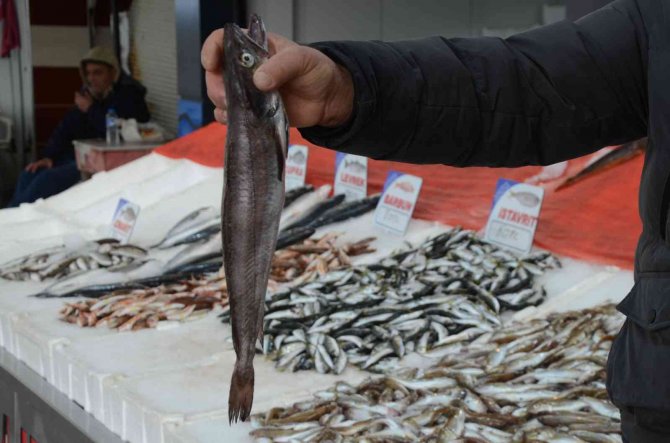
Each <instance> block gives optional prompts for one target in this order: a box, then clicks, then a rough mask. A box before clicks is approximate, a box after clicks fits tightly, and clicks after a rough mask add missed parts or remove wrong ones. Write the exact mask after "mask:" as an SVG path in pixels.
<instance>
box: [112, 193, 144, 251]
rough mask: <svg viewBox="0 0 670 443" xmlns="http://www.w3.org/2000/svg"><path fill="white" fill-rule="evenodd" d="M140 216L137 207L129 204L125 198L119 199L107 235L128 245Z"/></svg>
mask: <svg viewBox="0 0 670 443" xmlns="http://www.w3.org/2000/svg"><path fill="white" fill-rule="evenodd" d="M139 215H140V207H139V205H137V204H135V203H132V202H129V201H128V200H126V199H125V198H121V199H119V203H118V204H117V205H116V210H115V211H114V216H113V217H112V227H111V229H110V231H109V235H110V237H112V238H115V239H117V240H118V241H120V242H121V243H128V241H129V240H130V236H131V235H132V233H133V228H134V227H135V223H136V222H137V217H138V216H139Z"/></svg>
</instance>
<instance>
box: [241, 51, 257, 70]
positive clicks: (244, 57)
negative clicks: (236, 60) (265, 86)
mask: <svg viewBox="0 0 670 443" xmlns="http://www.w3.org/2000/svg"><path fill="white" fill-rule="evenodd" d="M240 64H241V65H242V66H244V67H245V68H251V67H252V66H253V65H254V56H253V55H251V54H250V53H248V52H243V53H242V54H241V55H240Z"/></svg>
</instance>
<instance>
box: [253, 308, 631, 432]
mask: <svg viewBox="0 0 670 443" xmlns="http://www.w3.org/2000/svg"><path fill="white" fill-rule="evenodd" d="M622 321H623V318H622V316H621V315H620V314H618V313H617V312H616V310H615V308H614V306H612V305H608V306H602V307H599V308H595V309H591V310H585V311H578V312H570V313H563V314H558V315H554V316H551V317H550V318H549V319H547V320H532V321H529V322H525V323H516V324H511V325H509V326H507V327H505V328H502V329H498V330H496V331H492V332H480V333H479V335H478V337H476V338H470V339H468V340H466V341H467V343H466V344H465V346H455V345H456V342H454V343H453V344H452V347H451V349H450V351H451V352H449V353H448V354H447V355H446V356H445V357H444V358H443V359H442V360H441V361H440V362H439V363H438V364H437V365H435V366H431V367H429V368H424V369H417V368H405V369H401V370H398V371H396V372H394V373H393V374H389V375H386V376H384V377H379V378H372V379H368V380H366V381H365V382H363V383H362V384H360V385H358V386H352V385H350V384H348V383H346V382H339V383H337V384H336V385H335V386H334V387H333V388H330V389H328V390H326V391H322V392H319V393H317V394H315V398H314V399H313V400H309V401H305V402H302V403H297V404H295V405H293V406H292V407H288V408H273V409H271V410H270V411H268V412H267V413H266V414H263V415H257V416H255V417H253V423H254V426H255V427H256V428H257V429H255V430H254V431H252V435H253V436H254V437H256V438H258V439H262V440H263V441H276V442H282V441H310V442H326V441H328V442H350V441H351V442H353V441H356V442H373V441H421V442H456V441H463V442H490V443H503V442H505V443H506V442H518V443H522V442H566V443H573V442H574V443H583V442H589V443H609V442H611V443H614V442H621V437H620V435H619V432H620V423H619V411H618V409H617V408H616V407H614V406H613V405H612V404H611V403H610V402H609V401H608V400H607V394H606V390H605V364H606V359H607V353H608V352H609V348H610V346H611V340H612V337H613V336H614V335H615V334H616V332H617V330H618V328H619V327H620V326H621V323H622Z"/></svg>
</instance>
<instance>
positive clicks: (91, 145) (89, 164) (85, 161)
mask: <svg viewBox="0 0 670 443" xmlns="http://www.w3.org/2000/svg"><path fill="white" fill-rule="evenodd" d="M163 143H164V142H130V143H127V142H123V143H121V144H120V145H116V146H108V145H107V143H106V142H105V140H102V139H90V140H75V141H74V142H73V144H74V150H75V155H76V158H77V168H78V169H79V170H80V171H81V173H82V178H84V179H87V178H89V177H90V176H91V175H93V174H95V173H96V172H100V171H109V170H110V169H114V168H116V167H119V166H121V165H124V164H126V163H128V162H131V161H133V160H135V159H138V158H140V157H143V156H145V155H147V154H150V153H151V151H153V149H154V148H156V147H158V146H160V145H162V144H163Z"/></svg>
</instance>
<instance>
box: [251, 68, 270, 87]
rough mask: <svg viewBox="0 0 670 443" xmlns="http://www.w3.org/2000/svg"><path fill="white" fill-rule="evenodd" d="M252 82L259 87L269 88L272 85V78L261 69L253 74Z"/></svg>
mask: <svg viewBox="0 0 670 443" xmlns="http://www.w3.org/2000/svg"><path fill="white" fill-rule="evenodd" d="M254 83H256V86H257V87H258V88H260V89H270V87H272V78H271V77H270V76H269V75H267V74H266V73H265V72H263V71H256V73H255V74H254Z"/></svg>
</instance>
